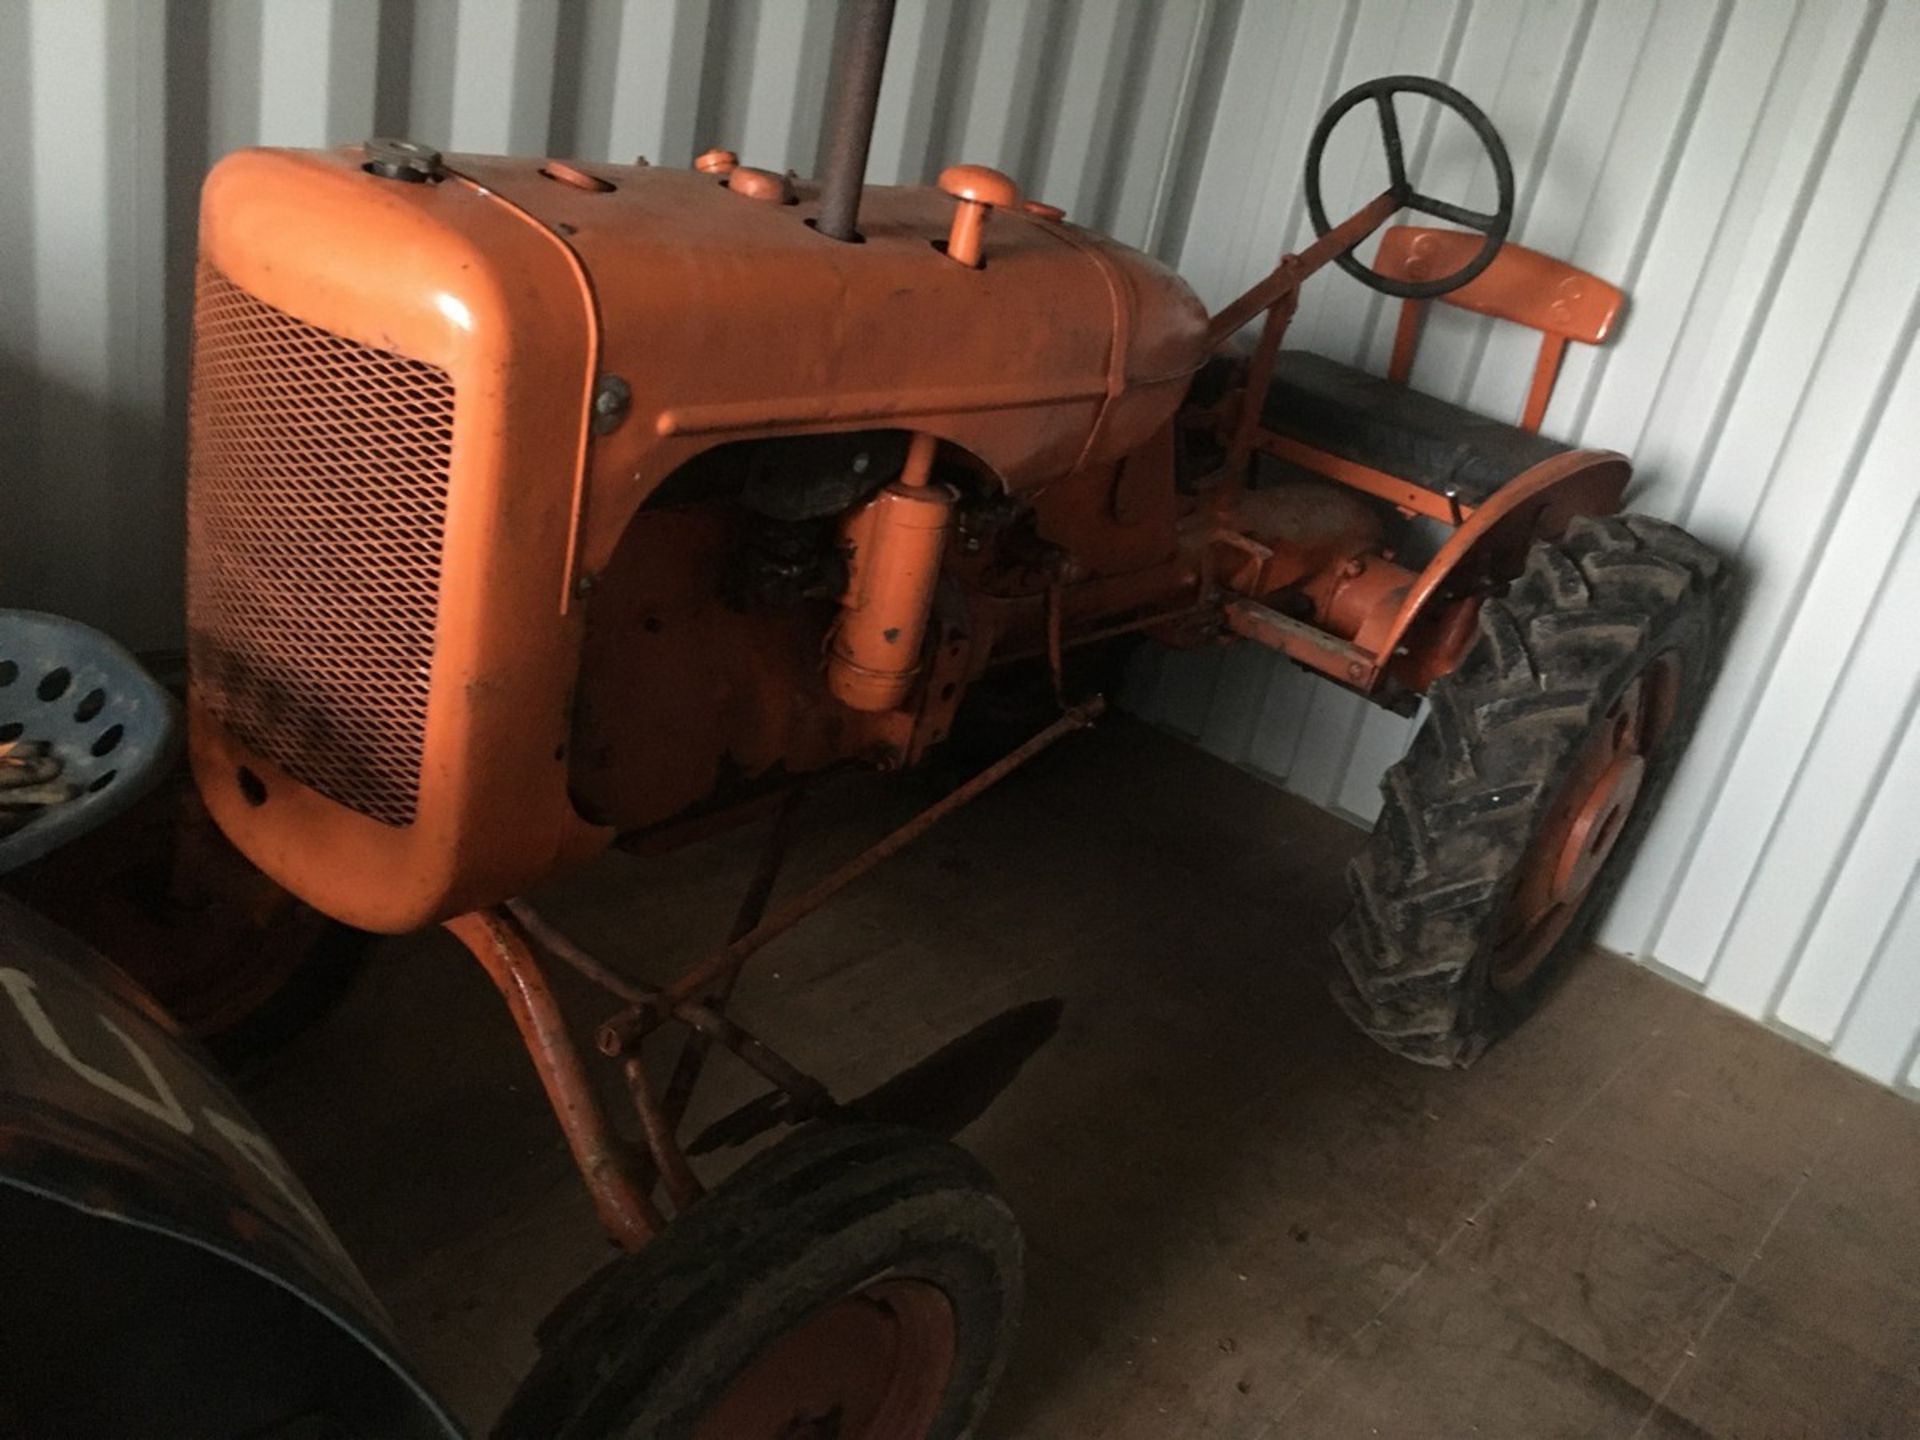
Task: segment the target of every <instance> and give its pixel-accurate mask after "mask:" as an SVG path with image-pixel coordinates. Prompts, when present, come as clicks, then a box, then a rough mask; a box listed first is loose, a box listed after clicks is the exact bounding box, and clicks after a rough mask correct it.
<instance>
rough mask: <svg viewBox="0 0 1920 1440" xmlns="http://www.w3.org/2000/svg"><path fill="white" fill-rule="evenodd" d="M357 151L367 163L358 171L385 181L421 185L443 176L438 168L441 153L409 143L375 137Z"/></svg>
mask: <svg viewBox="0 0 1920 1440" xmlns="http://www.w3.org/2000/svg"><path fill="white" fill-rule="evenodd" d="M360 149H361V151H362V153H364V154H365V155H366V157H367V163H366V164H365V165H364V166H362V167H361V168H362V169H364V170H365V171H366V172H367V173H368V174H370V175H378V176H380V177H381V178H382V179H384V180H405V181H407V182H408V183H409V184H413V185H423V184H425V183H426V182H427V181H429V180H438V179H439V178H440V177H441V175H442V174H443V173H444V172H443V171H442V169H441V165H440V152H439V151H438V150H435V149H432V148H431V147H429V146H426V145H419V144H416V143H415V142H413V141H412V140H392V139H381V138H378V137H376V138H374V139H372V140H369V141H367V142H366V143H365V144H363V145H362V146H361V147H360Z"/></svg>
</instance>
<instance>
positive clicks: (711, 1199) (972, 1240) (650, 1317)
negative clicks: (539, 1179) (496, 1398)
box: [494, 1124, 1021, 1440]
mask: <svg viewBox="0 0 1920 1440" xmlns="http://www.w3.org/2000/svg"><path fill="white" fill-rule="evenodd" d="M1020 1276H1021V1241H1020V1232H1019V1228H1018V1227H1017V1225H1016V1224H1015V1223H1014V1219H1013V1215H1012V1213H1011V1212H1010V1211H1009V1210H1008V1209H1007V1206H1006V1203H1005V1202H1004V1201H1003V1200H1001V1198H1000V1196H999V1194H998V1193H997V1192H996V1190H995V1189H994V1187H993V1182H992V1180H991V1179H990V1178H989V1177H988V1175H987V1173H986V1171H985V1170H983V1169H982V1168H981V1167H980V1165H979V1163H978V1162H977V1161H975V1160H974V1159H973V1158H972V1157H971V1156H969V1155H968V1154H967V1153H966V1152H965V1151H964V1150H961V1149H960V1148H959V1147H958V1146H956V1145H952V1144H949V1143H948V1142H946V1141H944V1140H941V1139H939V1138H938V1137H936V1136H932V1135H927V1134H925V1133H923V1132H920V1131H916V1130H908V1129H905V1128H902V1127H899V1126H892V1125H871V1124H847V1125H825V1124H822V1125H814V1126H809V1127H806V1128H804V1129H802V1130H799V1131H796V1132H795V1133H794V1134H793V1135H791V1136H790V1137H788V1138H787V1139H786V1140H784V1141H782V1142H781V1143H780V1144H778V1145H776V1146H774V1147H773V1148H772V1149H770V1150H768V1151H767V1152H766V1153H765V1154H763V1155H761V1156H758V1157H756V1158H755V1159H754V1160H753V1161H752V1162H750V1163H749V1164H748V1165H747V1166H746V1167H744V1168H743V1169H742V1170H741V1171H740V1172H739V1173H738V1174H737V1175H735V1176H733V1177H732V1178H731V1179H729V1180H728V1181H727V1182H726V1183H725V1184H723V1185H721V1186H720V1187H718V1188H717V1189H716V1190H715V1191H714V1192H713V1193H712V1194H711V1195H709V1196H708V1197H707V1198H706V1199H704V1200H702V1201H701V1202H700V1203H699V1204H698V1205H695V1206H694V1207H692V1208H691V1209H690V1210H689V1211H688V1212H687V1213H686V1215H685V1216H684V1217H682V1218H681V1219H678V1220H676V1221H675V1222H674V1223H673V1224H672V1225H671V1226H669V1227H668V1228H667V1229H666V1230H665V1231H664V1232H662V1234H661V1235H659V1236H658V1237H657V1238H656V1239H654V1240H653V1241H652V1242H650V1243H649V1244H648V1245H647V1247H646V1248H645V1249H644V1250H642V1251H640V1252H639V1253H638V1254H636V1255H630V1256H626V1257H624V1258H622V1259H620V1260H616V1261H615V1262H613V1264H611V1265H609V1266H608V1267H606V1269H605V1270H603V1271H602V1272H600V1274H599V1275H598V1276H596V1277H594V1278H593V1279H592V1280H590V1281H588V1284H587V1287H586V1288H585V1289H584V1290H583V1291H581V1292H579V1293H577V1294H576V1295H575V1296H574V1297H572V1298H571V1299H569V1300H567V1301H565V1302H563V1303H562V1305H561V1306H560V1308H559V1309H558V1310H557V1311H556V1312H555V1314H554V1316H553V1317H552V1318H551V1319H550V1321H549V1322H548V1324H547V1325H544V1326H543V1327H542V1333H541V1342H542V1354H541V1358H540V1361H539V1363H538V1364H537V1365H536V1366H535V1367H534V1369H533V1372H532V1373H531V1374H530V1375H529V1376H528V1377H527V1379H526V1381H525V1382H524V1383H523V1384H522V1386H521V1387H520V1390H519V1392H518V1393H517V1394H516V1395H515V1396H514V1399H513V1402H512V1403H511V1404H510V1405H509V1406H508V1407H507V1411H506V1413H505V1415H503V1416H502V1417H501V1419H500V1422H499V1425H498V1426H497V1428H496V1429H495V1431H494V1435H495V1437H496V1440H532V1437H539V1440H589V1437H591V1440H609V1437H614V1436H623V1437H632V1440H714V1437H725V1440H814V1437H819V1440H827V1437H834V1440H965V1437H968V1436H971V1435H973V1434H974V1433H975V1429H974V1427H975V1426H976V1424H977V1423H978V1421H979V1419H980V1416H981V1414H982V1412H983V1411H984V1410H985V1409H986V1405H987V1401H988V1400H989V1398H990V1397H991V1395H992V1392H993V1389H994V1385H995V1384H996V1382H997V1381H998V1379H999V1376H1000V1371H1001V1368H1002V1366H1003V1365H1004V1363H1005V1360H1006V1356H1007V1352H1008V1350H1009V1348H1010V1346H1011V1342H1012V1336H1013V1329H1014V1325H1015V1321H1016V1318H1017V1312H1018V1309H1019V1302H1020Z"/></svg>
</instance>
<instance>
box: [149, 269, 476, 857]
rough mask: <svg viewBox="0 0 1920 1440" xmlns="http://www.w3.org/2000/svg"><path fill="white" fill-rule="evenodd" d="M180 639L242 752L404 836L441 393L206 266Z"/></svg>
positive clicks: (442, 425)
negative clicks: (184, 633) (185, 637)
mask: <svg viewBox="0 0 1920 1440" xmlns="http://www.w3.org/2000/svg"><path fill="white" fill-rule="evenodd" d="M190 427H191V428H190V434H191V441H190V445H191V456H190V462H189V466H190V472H191V479H190V483H189V496H188V518H187V546H188V576H189V578H188V584H187V624H188V629H189V645H190V647H191V658H192V664H193V670H194V677H195V682H196V685H197V687H198V689H199V691H200V693H201V694H202V695H203V696H204V697H205V698H206V700H207V702H208V703H209V705H210V706H211V708H212V710H213V711H214V713H215V715H216V716H217V717H218V718H219V719H220V721H221V722H222V723H223V724H224V725H226V726H227V728H228V729H229V730H231V731H232V732H233V733H234V734H235V735H236V736H238V737H239V739H240V740H241V741H243V742H244V743H245V744H246V745H247V746H248V748H250V749H251V750H253V751H254V752H255V753H256V754H258V755H260V756H262V757H264V758H265V759H268V760H271V761H272V762H273V763H274V764H276V765H278V766H280V767H281V768H282V769H283V770H285V771H286V772H287V773H288V774H289V775H292V776H293V777H294V778H295V779H297V780H299V781H300V782H301V783H302V784H305V785H308V786H310V787H311V788H313V789H314V790H317V791H319V792H320V793H321V794H322V795H325V796H327V797H328V798H329V799H332V800H335V801H337V802H338V803H340V804H342V805H346V806H349V807H350V808H352V809H354V810H357V811H359V812H360V813H361V814H363V815H368V816H371V817H372V818H373V819H375V820H379V821H382V822H384V823H386V824H388V825H407V824H410V823H412V821H413V818H414V812H415V806H416V804H417V802H418V798H419V788H420V758H421V751H422V748H423V746H424V743H425V739H426V720H427V690H428V684H429V669H430V666H431V664H432V659H433V645H434V618H435V611H436V608H437V604H438V599H439V591H440V551H441V539H442V533H443V530H444V527H445V517H446V501H447V477H448V468H449V464H450V461H451V457H452V450H453V382H452V380H451V379H450V378H449V377H448V375H447V373H446V372H445V371H444V370H440V369H438V368H437V367H435V366H432V365H428V364H425V363H423V362H421V361H418V360H408V359H405V358H404V357H402V356H399V355H394V354H390V353H388V352H387V351H384V350H375V349H373V348H371V347H369V346H366V345H361V344H359V343H358V342H356V341H353V340H348V339H345V338H344V337H342V336H339V335H334V334H331V333H329V332H328V331H325V330H321V329H319V328H317V327H315V326H312V325H309V324H307V323H306V322H304V321H301V320H296V319H294V318H293V316H291V315H287V314H284V313H282V312H281V311H279V310H276V309H274V308H273V307H272V306H270V305H267V304H264V303H263V302H261V301H259V300H257V299H255V298H254V297H253V296H251V295H249V294H247V293H246V292H245V291H243V290H241V289H240V288H239V287H238V286H236V285H234V284H233V283H232V282H231V281H229V280H227V279H226V277H225V276H223V275H221V274H220V273H219V272H218V271H217V270H215V269H213V268H212V267H211V266H209V265H205V264H203V265H202V266H201V267H200V276H199V290H198V298H197V300H196V304H195V310H194V353H193V397H192V402H191V408H190Z"/></svg>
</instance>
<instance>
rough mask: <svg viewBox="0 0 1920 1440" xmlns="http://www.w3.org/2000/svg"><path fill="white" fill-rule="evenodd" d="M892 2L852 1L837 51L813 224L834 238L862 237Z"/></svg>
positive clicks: (890, 30)
mask: <svg viewBox="0 0 1920 1440" xmlns="http://www.w3.org/2000/svg"><path fill="white" fill-rule="evenodd" d="M893 6H894V0H848V13H847V14H846V16H845V23H844V26H843V28H842V29H841V31H840V36H839V43H838V45H837V47H836V49H835V52H834V57H833V79H834V86H833V94H832V95H831V96H829V97H828V101H827V104H828V110H827V122H826V129H825V131H824V132H823V134H822V143H821V147H820V149H821V155H820V214H819V216H818V217H817V218H816V219H815V220H814V222H813V223H814V228H815V229H816V230H818V231H819V232H820V233H821V234H822V235H829V236H831V237H833V238H834V239H835V240H858V239H859V238H860V230H859V221H860V189H861V187H862V186H863V185H864V184H865V183H866V176H867V151H868V150H869V149H871V148H872V146H873V115H874V111H875V110H877V109H878V108H879V105H880V76H881V74H882V72H883V71H885V70H886V68H887V41H888V40H889V39H890V38H891V37H892V34H893Z"/></svg>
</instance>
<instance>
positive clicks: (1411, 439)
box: [1260, 225, 1627, 523]
mask: <svg viewBox="0 0 1920 1440" xmlns="http://www.w3.org/2000/svg"><path fill="white" fill-rule="evenodd" d="M1482 243H1483V242H1482V240H1481V237H1480V236H1479V235H1477V234H1474V233H1472V232H1470V231H1462V230H1430V229H1424V228H1421V227H1419V226H1413V225H1395V226H1393V227H1392V228H1390V229H1388V230H1387V231H1386V232H1385V233H1384V234H1383V235H1382V236H1381V237H1380V250H1379V254H1378V255H1377V256H1376V257H1375V259H1374V262H1373V268H1374V269H1375V270H1376V271H1377V272H1378V273H1380V274H1381V275H1385V276H1388V277H1390V278H1392V279H1396V280H1415V281H1418V280H1431V279H1433V278H1434V277H1435V276H1437V275H1448V274H1452V273H1453V272H1455V271H1457V270H1459V269H1460V268H1461V267H1463V266H1464V265H1466V264H1467V262H1468V261H1470V260H1471V259H1473V258H1474V256H1475V255H1477V254H1478V253H1479V250H1480V246H1481V244H1482ZM1626 298H1627V297H1626V296H1625V295H1624V294H1622V293H1621V291H1620V289H1619V287H1618V286H1615V285H1610V284H1608V283H1607V282H1606V281H1605V280H1602V279H1601V278H1600V277H1599V276H1597V275H1590V274H1588V273H1587V272H1586V271H1584V270H1576V269H1574V268H1573V266H1571V265H1569V264H1567V263H1566V262H1565V261H1564V260H1556V259H1554V258H1553V257H1552V256H1551V255H1542V254H1541V253H1540V252H1539V251H1537V250H1529V249H1527V248H1526V247H1525V246H1524V245H1515V244H1513V243H1512V242H1509V243H1507V244H1506V245H1503V246H1502V247H1501V248H1500V253H1499V254H1498V255H1496V256H1495V257H1494V260H1493V263H1492V264H1491V265H1489V266H1487V268H1486V269H1485V270H1483V271H1482V272H1481V273H1480V274H1479V275H1477V276H1475V277H1474V278H1473V279H1472V280H1469V281H1468V282H1467V283H1466V284H1465V285H1462V286H1461V287H1460V288H1459V289H1457V290H1450V291H1448V292H1447V293H1446V294H1444V295H1442V296H1440V297H1439V303H1440V304H1442V305H1450V306H1454V307H1456V308H1458V309H1462V310H1470V311H1473V312H1474V313H1476V314H1480V315H1489V316H1492V317H1494V318H1495V319H1498V320H1506V321H1510V322H1512V323H1514V324H1518V325H1524V326H1526V327H1527V328H1528V329H1530V330H1537V331H1539V332H1540V354H1539V358H1538V359H1537V360H1536V361H1535V362H1534V367H1533V382H1532V385H1531V386H1530V388H1529V391H1528V394H1527V401H1526V405H1525V407H1524V408H1523V409H1522V410H1521V412H1520V423H1519V424H1518V425H1507V424H1503V423H1502V422H1501V421H1498V420H1490V419H1488V418H1487V417H1486V416H1485V415H1476V414H1475V413H1474V412H1473V411H1471V410H1463V409H1461V408H1460V407H1459V406H1458V405H1452V404H1449V403H1448V402H1447V401H1445V400H1441V399H1438V398H1437V397H1435V396H1432V395H1422V394H1421V393H1420V392H1419V391H1418V390H1413V389H1409V388H1408V386H1407V380H1408V379H1409V377H1410V376H1411V375H1412V373H1413V354H1414V348H1415V347H1416V346H1417V345H1418V344H1419V339H1420V326H1421V320H1422V317H1423V316H1424V314H1425V312H1426V307H1427V304H1428V303H1429V302H1427V301H1424V300H1408V301H1406V302H1404V303H1403V304H1402V305H1401V307H1400V323H1399V326H1398V328H1397V329H1396V331H1395V333H1394V337H1393V359H1392V361H1391V363H1390V364H1389V365H1388V367H1387V378H1386V379H1384V380H1382V379H1380V378H1379V377H1377V376H1373V375H1369V374H1367V373H1366V372H1365V371H1361V370H1355V369H1354V368H1353V367H1352V366H1349V365H1342V364H1341V363H1340V362H1339V361H1338V360H1329V359H1327V357H1326V356H1324V355H1309V354H1307V353H1306V352H1305V351H1302V350H1283V351H1281V352H1280V354H1279V356H1278V357H1277V363H1276V364H1275V366H1274V372H1273V382H1272V384H1270V385H1269V386H1268V387H1267V394H1266V399H1265V401H1264V402H1263V408H1262V410H1261V412H1260V423H1261V426H1262V427H1263V428H1264V429H1267V430H1270V431H1273V432H1274V433H1275V434H1277V435H1280V436H1283V437H1285V438H1287V439H1290V440H1293V441H1296V442H1298V443H1299V444H1302V445H1307V446H1311V447H1313V448H1314V449H1316V450H1319V451H1322V452H1324V453H1325V454H1328V455H1332V456H1334V457H1336V458H1338V459H1341V460H1346V461H1349V462H1351V463H1355V464H1359V465H1364V466H1366V467H1367V468H1368V469H1371V470H1377V471H1381V472H1384V473H1385V474H1387V475H1390V476H1393V477H1395V478H1397V479H1399V480H1401V481H1404V482H1406V483H1407V484H1411V485H1416V486H1419V487H1420V488H1421V489H1424V490H1430V491H1433V492H1434V493H1435V494H1439V495H1445V494H1447V493H1448V492H1449V491H1451V492H1452V494H1453V497H1454V500H1455V501H1456V502H1457V504H1458V505H1459V506H1461V507H1463V508H1465V507H1477V506H1479V505H1482V504H1484V503H1485V502H1486V501H1487V500H1488V499H1489V498H1490V497H1491V496H1492V495H1493V493H1494V491H1496V490H1498V489H1499V488H1500V487H1501V486H1503V485H1505V484H1507V483H1508V482H1509V481H1511V480H1513V479H1515V478H1516V477H1518V476H1519V475H1520V474H1521V473H1522V472H1524V471H1526V470H1529V469H1531V468H1532V467H1533V466H1535V465H1538V464H1539V463H1540V462H1541V461H1542V460H1549V459H1551V458H1553V457H1554V456H1555V455H1560V454H1564V453H1565V452H1566V451H1567V450H1569V449H1570V448H1572V447H1570V446H1566V445H1562V444H1560V443H1559V442H1557V441H1554V440H1546V439H1542V438H1541V436H1540V433H1539V432H1540V425H1541V422H1542V421H1544V420H1545V419H1546V415H1547V402H1548V400H1549V398H1550V397H1551V396H1552V394H1553V382H1554V380H1555V378H1556V377H1557V376H1558V375H1559V373H1560V360H1561V357H1562V356H1563V355H1564V354H1565V353H1566V347H1567V344H1568V342H1569V341H1577V342H1578V343H1580V344H1582V345H1600V344H1603V343H1605V341H1606V340H1607V337H1608V336H1609V335H1610V334H1611V333H1612V331H1613V326H1614V322H1615V321H1616V320H1617V319H1618V318H1619V316H1620V311H1621V309H1622V307H1623V306H1624V305H1625V304H1626ZM1362 488H1368V487H1366V486H1364V485H1363V486H1362ZM1455 520H1456V523H1457V520H1458V516H1457V512H1456V515H1455Z"/></svg>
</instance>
